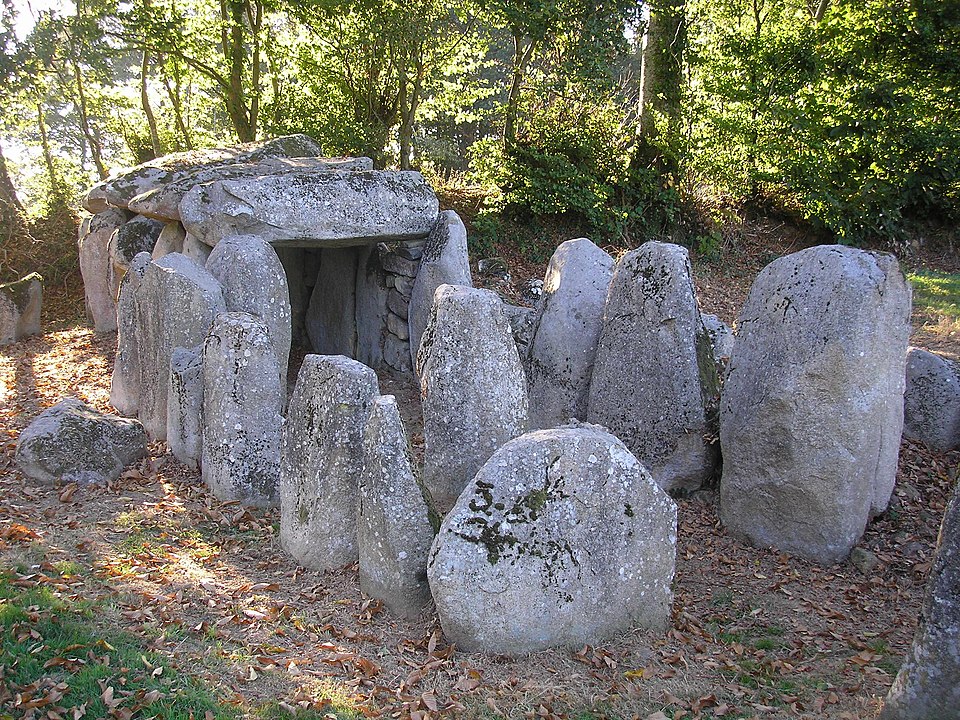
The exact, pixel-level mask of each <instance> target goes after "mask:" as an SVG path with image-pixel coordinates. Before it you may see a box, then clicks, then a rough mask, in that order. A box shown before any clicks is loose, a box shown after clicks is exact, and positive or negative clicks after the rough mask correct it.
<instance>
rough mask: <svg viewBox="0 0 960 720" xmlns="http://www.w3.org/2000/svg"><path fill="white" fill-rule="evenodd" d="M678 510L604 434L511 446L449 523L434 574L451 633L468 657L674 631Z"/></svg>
mask: <svg viewBox="0 0 960 720" xmlns="http://www.w3.org/2000/svg"><path fill="white" fill-rule="evenodd" d="M676 540H677V507H676V505H675V504H674V503H673V501H672V500H671V499H670V498H669V497H668V496H667V494H666V493H665V492H663V491H662V490H661V489H660V488H659V487H657V485H656V483H655V482H654V481H653V479H652V478H651V476H650V474H649V473H648V472H647V471H646V470H645V469H644V467H643V466H642V465H641V464H640V463H639V462H637V459H636V458H635V457H634V456H633V455H632V454H631V453H630V451H629V450H628V449H627V448H626V446H624V444H623V443H621V442H620V441H619V440H617V438H615V437H614V436H613V435H611V434H609V433H608V432H606V431H605V430H604V429H603V428H600V427H597V426H593V425H578V426H573V427H564V428H559V429H553V430H540V431H537V432H532V433H529V434H527V435H523V436H522V437H519V438H516V439H515V440H511V441H510V442H508V443H507V444H506V445H504V446H503V447H501V448H500V449H499V450H498V451H497V452H496V453H494V455H493V456H492V457H491V458H490V459H489V460H488V461H487V463H486V464H485V465H484V466H483V467H482V468H481V469H480V472H478V473H477V476H476V477H475V478H474V479H473V481H472V482H471V483H470V484H469V485H468V486H467V488H466V490H465V491H464V492H463V494H462V495H461V496H460V499H459V500H458V501H457V504H456V505H455V506H454V508H453V510H451V511H450V513H449V514H448V515H447V517H446V518H445V519H444V521H443V524H442V525H441V526H440V532H439V534H438V535H437V538H436V540H435V541H434V543H433V548H432V549H431V552H430V560H429V566H428V570H427V574H428V577H429V581H430V590H431V591H432V593H433V597H434V601H435V602H436V605H437V611H438V612H439V614H440V624H441V625H442V626H443V632H444V635H446V637H447V639H448V640H450V641H451V642H455V643H456V644H457V647H458V648H460V649H462V650H466V651H468V652H474V651H483V652H490V653H497V654H508V655H518V654H521V653H527V652H533V651H536V650H540V649H542V648H546V647H550V646H553V645H566V646H571V647H577V646H581V645H584V644H589V645H593V644H596V643H598V642H600V641H602V640H603V639H605V638H607V637H609V636H610V635H612V634H614V633H617V632H620V631H622V630H626V629H628V628H630V627H633V626H635V625H639V626H640V627H644V628H652V629H657V630H662V629H665V628H666V626H667V624H668V622H669V618H670V607H671V603H672V591H671V587H670V586H671V583H672V581H673V574H674V565H675V561H676Z"/></svg>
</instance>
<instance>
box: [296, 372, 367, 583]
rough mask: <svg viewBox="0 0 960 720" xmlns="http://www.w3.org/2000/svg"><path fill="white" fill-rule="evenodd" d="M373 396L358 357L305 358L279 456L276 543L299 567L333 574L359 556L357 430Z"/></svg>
mask: <svg viewBox="0 0 960 720" xmlns="http://www.w3.org/2000/svg"><path fill="white" fill-rule="evenodd" d="M379 395H380V388H379V386H378V385H377V376H376V375H375V374H374V372H373V370H371V369H370V368H368V367H366V366H365V365H362V364H361V363H358V362H357V361H356V360H351V359H350V358H346V357H343V356H339V355H338V356H325V355H307V356H306V358H304V361H303V365H302V366H301V368H300V375H299V377H298V378H297V386H296V388H295V389H294V391H293V395H292V396H291V398H290V405H289V407H288V408H287V422H286V426H285V429H284V433H283V452H282V455H281V459H280V544H281V545H282V546H283V549H284V550H286V551H287V552H288V553H290V554H291V555H292V556H293V558H294V559H295V560H296V561H297V562H298V563H300V564H301V565H302V566H304V567H307V568H311V569H314V570H326V569H333V568H338V567H342V566H343V565H346V564H347V563H352V562H355V561H356V560H357V559H358V557H359V552H358V547H357V495H358V484H359V478H360V474H361V472H362V470H363V429H364V425H365V424H366V421H367V417H368V416H369V415H370V406H371V405H372V404H373V401H374V400H375V399H376V398H377V397H378V396H379Z"/></svg>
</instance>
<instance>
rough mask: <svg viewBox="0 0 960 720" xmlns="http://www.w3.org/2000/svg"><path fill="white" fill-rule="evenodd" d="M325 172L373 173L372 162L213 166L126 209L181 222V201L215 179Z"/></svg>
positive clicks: (272, 160) (275, 160) (269, 161)
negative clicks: (191, 191) (357, 171)
mask: <svg viewBox="0 0 960 720" xmlns="http://www.w3.org/2000/svg"><path fill="white" fill-rule="evenodd" d="M297 170H299V171H305V170H306V171H311V172H322V171H324V170H373V160H371V159H370V158H366V157H359V158H321V157H296V158H292V157H291V158H286V157H268V158H265V159H264V160H261V161H260V162H258V163H233V164H229V165H214V166H211V167H205V168H201V169H199V170H195V171H194V172H191V173H188V174H184V175H183V176H182V177H178V178H177V179H175V180H172V181H170V182H168V183H166V184H164V185H162V186H160V187H157V188H154V189H152V190H148V191H147V192H145V193H142V194H140V195H137V196H136V197H134V198H132V199H131V200H130V202H129V203H128V205H127V207H129V208H130V210H132V211H133V212H136V213H139V214H140V215H146V216H147V217H152V218H157V219H158V220H163V221H164V222H170V221H171V220H180V201H181V200H183V196H184V195H186V194H187V193H188V192H189V191H190V190H192V189H193V188H194V187H196V186H197V185H206V184H208V183H212V182H215V181H216V180H237V179H243V178H254V177H261V176H263V175H282V174H284V173H288V172H291V171H297Z"/></svg>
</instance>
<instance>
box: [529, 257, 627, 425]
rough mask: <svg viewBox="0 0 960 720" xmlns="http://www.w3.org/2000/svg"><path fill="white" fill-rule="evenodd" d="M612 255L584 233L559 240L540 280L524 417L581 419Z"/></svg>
mask: <svg viewBox="0 0 960 720" xmlns="http://www.w3.org/2000/svg"><path fill="white" fill-rule="evenodd" d="M612 275H613V258H612V257H610V256H609V255H608V254H607V253H605V252H604V251H603V250H601V249H600V248H598V247H597V246H596V245H594V244H593V243H592V242H590V241H589V240H587V239H586V238H579V239H577V240H568V241H566V242H564V243H561V244H560V245H559V247H557V249H556V251H555V252H554V253H553V257H551V258H550V263H549V265H547V272H546V274H545V275H544V280H543V295H542V296H541V298H540V302H539V304H538V307H537V318H536V320H535V321H534V324H535V329H534V331H533V340H532V342H531V343H530V348H529V353H530V358H529V361H528V362H529V369H530V375H529V380H530V422H531V426H532V427H535V428H551V427H557V426H559V425H563V424H564V423H567V422H569V421H570V420H572V419H577V420H585V419H586V417H587V401H588V399H589V397H590V377H591V375H592V372H593V361H594V358H595V357H596V355H597V340H598V339H599V337H600V329H601V327H602V326H603V306H604V303H605V302H606V299H607V288H608V287H609V285H610V278H611V276H612Z"/></svg>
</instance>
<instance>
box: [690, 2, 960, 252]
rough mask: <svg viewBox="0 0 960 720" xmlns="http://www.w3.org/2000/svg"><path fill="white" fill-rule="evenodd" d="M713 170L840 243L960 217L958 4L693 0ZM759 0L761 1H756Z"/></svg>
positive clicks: (705, 159) (742, 192) (703, 159)
mask: <svg viewBox="0 0 960 720" xmlns="http://www.w3.org/2000/svg"><path fill="white" fill-rule="evenodd" d="M692 5H693V7H694V8H695V10H696V15H695V21H694V22H693V23H692V27H693V28H695V31H696V38H695V41H694V43H693V45H694V48H695V49H696V51H695V55H694V61H693V74H694V82H693V88H694V89H695V95H694V100H693V106H692V120H693V123H694V125H693V127H694V139H695V143H694V145H693V147H692V149H691V155H690V160H691V163H692V165H693V166H694V167H695V168H696V169H697V170H698V171H699V173H700V175H701V176H702V177H704V176H705V177H706V178H707V179H708V180H709V181H712V182H714V183H716V184H718V185H719V186H720V187H721V188H722V189H724V190H726V191H727V192H730V193H733V194H734V195H736V196H740V197H767V198H771V199H773V200H774V201H776V202H777V203H779V204H780V205H781V206H783V207H785V208H787V209H790V210H795V211H796V212H797V213H798V214H799V215H801V216H802V217H804V218H806V219H807V220H809V221H811V222H812V223H814V224H815V225H817V226H820V227H822V228H824V229H826V230H828V231H830V232H832V233H833V234H834V235H835V236H836V238H837V239H838V240H839V241H840V242H845V243H861V242H864V241H869V240H878V239H879V240H885V241H888V242H898V241H900V239H901V238H902V235H903V233H904V230H905V228H906V227H907V225H908V223H909V221H910V220H911V219H913V218H924V217H929V216H937V217H940V218H948V219H956V218H958V217H960V204H958V199H960V190H958V188H960V136H958V135H957V133H956V127H957V126H958V124H960V109H958V107H960V105H958V98H960V95H958V92H960V91H958V80H960V23H958V20H960V10H958V9H957V8H956V6H955V5H952V4H950V3H937V2H930V1H929V0H913V2H911V3H910V6H909V8H908V9H907V10H906V11H904V10H903V9H902V8H901V6H900V4H898V3H893V2H892V0H867V2H852V0H840V1H839V2H836V3H835V4H834V5H833V6H832V7H830V8H829V9H828V11H827V13H826V15H825V16H824V18H823V19H822V20H821V21H819V22H817V21H816V20H815V19H814V18H811V17H810V15H809V13H808V9H809V8H808V4H807V3H806V2H798V1H796V0H795V1H794V2H770V1H766V2H759V3H752V2H746V1H745V0H732V1H729V2H724V3H719V4H717V3H706V2H703V3H699V2H698V3H692ZM756 8H759V12H755V10H756Z"/></svg>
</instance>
